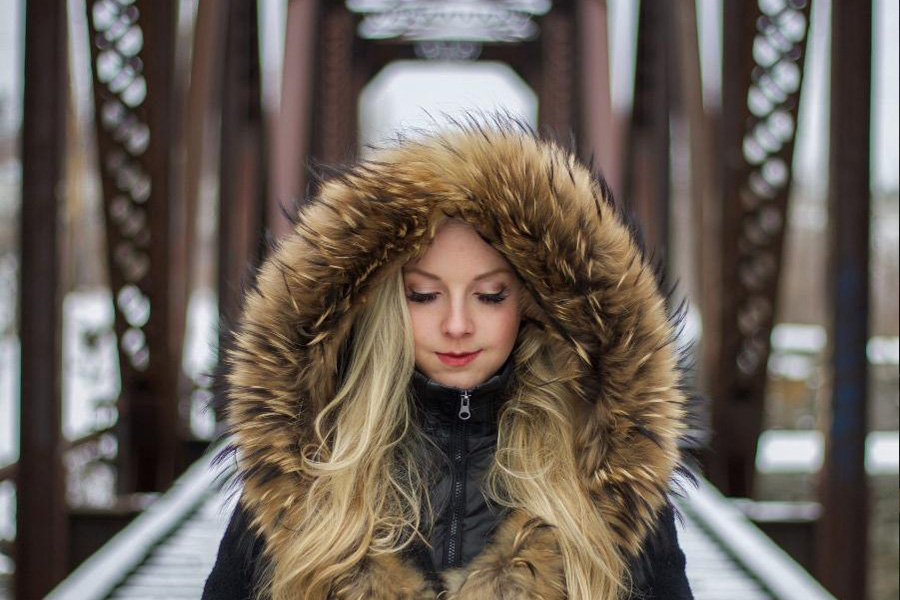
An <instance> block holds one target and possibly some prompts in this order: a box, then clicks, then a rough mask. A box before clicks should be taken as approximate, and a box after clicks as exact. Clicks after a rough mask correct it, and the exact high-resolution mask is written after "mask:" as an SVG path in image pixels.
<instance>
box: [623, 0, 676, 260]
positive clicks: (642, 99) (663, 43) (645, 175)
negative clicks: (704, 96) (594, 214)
mask: <svg viewBox="0 0 900 600" xmlns="http://www.w3.org/2000/svg"><path fill="white" fill-rule="evenodd" d="M671 13H672V7H671V6H670V3H669V2H667V1H665V0H647V1H645V2H641V5H640V12H639V15H638V34H637V56H636V60H635V67H634V102H633V105H632V109H631V137H630V146H631V148H630V151H629V154H628V166H627V172H626V175H625V182H624V196H625V198H624V200H625V202H626V203H627V204H628V205H629V206H630V207H631V209H632V210H633V211H634V213H635V215H636V216H637V218H638V220H639V222H640V224H641V230H642V232H643V235H644V241H645V243H646V247H647V249H648V250H649V251H651V252H652V253H653V254H654V255H660V256H661V257H662V259H663V260H665V257H666V255H667V252H668V245H669V196H670V193H669V185H670V183H669V180H670V177H669V173H670V168H669V147H670V140H669V114H670V109H671V105H672V82H671V80H672V79H673V76H672V69H673V67H674V66H675V62H674V56H673V52H672V47H673V46H674V43H673V39H672V38H673V31H672V25H671V21H672V18H671V17H672V15H671Z"/></svg>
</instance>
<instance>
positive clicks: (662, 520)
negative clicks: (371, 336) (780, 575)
mask: <svg viewBox="0 0 900 600" xmlns="http://www.w3.org/2000/svg"><path fill="white" fill-rule="evenodd" d="M512 373H513V363H512V360H511V359H510V360H507V361H506V363H505V364H504V365H503V367H502V368H501V369H500V370H499V371H498V372H497V373H496V374H495V375H494V376H493V377H491V378H490V379H488V380H487V381H485V382H484V383H482V384H480V385H479V386H477V387H475V388H473V389H472V390H469V391H468V396H469V403H468V406H469V416H468V417H467V418H465V419H462V418H460V403H459V399H460V396H461V393H460V391H459V390H457V389H455V388H451V387H447V386H444V385H442V384H440V383H438V382H436V381H434V380H431V379H429V378H428V377H426V376H425V375H424V374H422V373H421V372H420V371H419V370H418V369H416V371H415V373H414V375H413V381H412V385H413V389H414V391H415V398H416V409H417V410H416V415H417V418H418V420H419V423H420V424H421V425H422V428H423V430H424V431H425V432H426V433H427V434H428V435H429V437H430V438H431V439H432V440H433V441H434V442H435V443H436V444H437V445H438V446H439V447H440V449H441V451H442V452H441V454H442V456H443V457H445V458H446V463H447V464H446V468H444V469H441V470H439V471H438V472H437V474H436V477H435V478H434V480H433V481H432V483H431V485H430V486H429V490H430V494H431V498H432V502H433V503H434V507H435V509H434V510H435V515H436V517H435V523H434V526H433V527H430V528H429V529H430V530H431V536H430V542H431V546H432V548H431V549H430V550H429V548H428V547H427V546H425V545H424V544H421V545H416V546H414V547H412V548H411V549H410V550H409V551H408V552H407V555H408V557H409V559H410V560H412V561H414V562H415V563H416V564H418V565H419V567H420V568H421V569H422V571H423V572H425V573H426V574H427V575H428V577H429V579H430V580H431V581H432V582H434V584H436V585H439V581H440V580H439V578H438V575H437V573H438V571H439V570H441V569H447V568H453V567H459V566H464V565H466V564H468V563H469V562H470V561H471V560H472V559H473V558H474V557H476V556H477V555H478V554H479V553H481V551H482V550H483V549H484V547H485V545H486V544H487V543H488V542H489V540H490V539H491V537H492V535H493V533H494V531H495V530H496V528H497V527H498V526H499V525H500V523H501V522H502V521H503V518H504V516H505V513H504V512H503V511H502V510H501V509H499V508H498V507H496V506H493V505H491V504H489V503H488V502H487V501H486V499H485V497H484V495H483V494H482V493H481V486H480V484H479V482H480V481H481V478H482V476H483V475H484V473H485V472H486V470H487V468H488V466H489V465H490V463H491V460H492V459H493V455H494V449H495V446H496V442H497V413H498V411H499V408H500V406H501V405H502V403H503V402H504V401H505V400H506V394H505V392H506V391H507V390H508V387H509V380H510V378H511V377H512ZM454 491H455V492H456V493H455V494H454ZM247 519H248V516H247V512H246V511H245V510H244V509H243V508H242V507H241V506H240V504H239V505H238V506H237V507H236V508H235V510H234V512H233V513H232V517H231V520H230V522H229V524H228V528H227V530H226V532H225V535H224V537H223V538H222V542H221V544H220V547H219V554H218V557H217V559H216V564H215V566H214V567H213V570H212V573H210V575H209V578H208V579H207V581H206V586H205V588H204V591H203V600H245V599H246V600H249V599H251V598H253V597H254V596H253V594H252V590H253V588H254V586H255V583H256V580H257V578H258V570H259V569H260V568H261V567H262V566H263V563H264V561H265V557H264V556H263V555H262V548H263V543H262V540H261V539H260V538H259V537H258V536H254V535H253V534H252V533H251V532H250V529H249V527H248V521H247ZM631 575H632V586H633V588H634V590H635V593H634V594H633V597H634V598H641V599H643V600H662V599H666V600H688V599H690V598H692V597H693V596H692V595H691V590H690V586H689V584H688V581H687V578H686V576H685V557H684V553H683V552H682V551H681V549H680V548H679V547H678V539H677V533H676V530H675V522H674V510H673V507H672V506H671V505H670V504H667V505H666V506H665V507H664V508H663V509H662V511H660V514H659V524H658V528H657V530H656V531H655V532H654V533H653V534H652V535H651V537H650V539H649V540H648V542H647V543H646V545H645V547H644V551H643V553H642V555H641V556H639V557H638V558H637V559H635V560H634V561H633V562H632V565H631Z"/></svg>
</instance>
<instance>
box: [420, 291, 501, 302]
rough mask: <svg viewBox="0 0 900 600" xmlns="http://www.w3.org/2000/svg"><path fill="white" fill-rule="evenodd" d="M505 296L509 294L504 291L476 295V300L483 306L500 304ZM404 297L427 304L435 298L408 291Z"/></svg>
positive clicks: (432, 294) (433, 294)
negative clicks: (482, 303) (483, 304)
mask: <svg viewBox="0 0 900 600" xmlns="http://www.w3.org/2000/svg"><path fill="white" fill-rule="evenodd" d="M507 296H509V294H507V293H506V290H504V291H502V292H497V293H496V294H478V299H479V300H481V301H482V302H484V303H485V304H500V303H501V302H503V301H504V300H506V298H507ZM406 297H407V298H408V299H409V300H410V301H411V302H416V303H419V304H428V303H429V302H431V301H432V300H434V299H435V298H436V297H437V294H436V293H431V294H419V293H418V292H413V291H410V292H409V293H407V295H406Z"/></svg>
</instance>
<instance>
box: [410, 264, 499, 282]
mask: <svg viewBox="0 0 900 600" xmlns="http://www.w3.org/2000/svg"><path fill="white" fill-rule="evenodd" d="M406 272H407V273H417V274H419V275H421V276H422V277H426V278H428V279H434V280H435V281H440V280H441V278H440V277H438V276H437V275H435V274H433V273H429V272H427V271H423V270H422V269H417V268H415V267H410V268H408V269H406ZM497 273H508V274H510V275H512V271H510V270H509V269H507V268H506V267H500V268H498V269H494V270H492V271H488V272H486V273H482V274H481V275H477V276H475V279H474V281H479V280H481V279H484V278H485V277H490V276H491V275H496V274H497Z"/></svg>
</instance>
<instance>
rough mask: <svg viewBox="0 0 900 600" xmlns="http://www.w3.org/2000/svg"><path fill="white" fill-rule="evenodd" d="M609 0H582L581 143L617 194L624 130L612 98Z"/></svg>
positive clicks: (578, 22) (579, 6)
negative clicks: (619, 123)
mask: <svg viewBox="0 0 900 600" xmlns="http://www.w3.org/2000/svg"><path fill="white" fill-rule="evenodd" d="M607 12H608V11H607V3H606V0H578V4H577V12H576V15H577V17H576V19H575V21H576V26H577V28H578V36H577V37H578V65H579V69H578V72H579V77H578V84H579V88H580V94H579V103H578V104H579V110H578V121H579V123H580V126H579V128H578V129H579V142H580V143H581V153H582V156H584V157H585V158H586V159H587V158H588V157H593V158H594V164H593V165H592V166H593V167H594V168H595V169H597V170H598V171H600V172H601V173H603V175H604V178H605V179H606V182H607V183H608V184H609V187H610V189H612V191H613V194H614V195H616V196H618V194H619V193H621V191H622V189H621V185H622V184H621V181H620V179H621V176H622V174H621V168H622V166H621V155H622V140H621V132H620V131H619V128H618V127H616V124H617V122H616V120H615V117H614V115H613V109H612V100H611V98H610V72H609V27H608V21H607Z"/></svg>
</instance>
